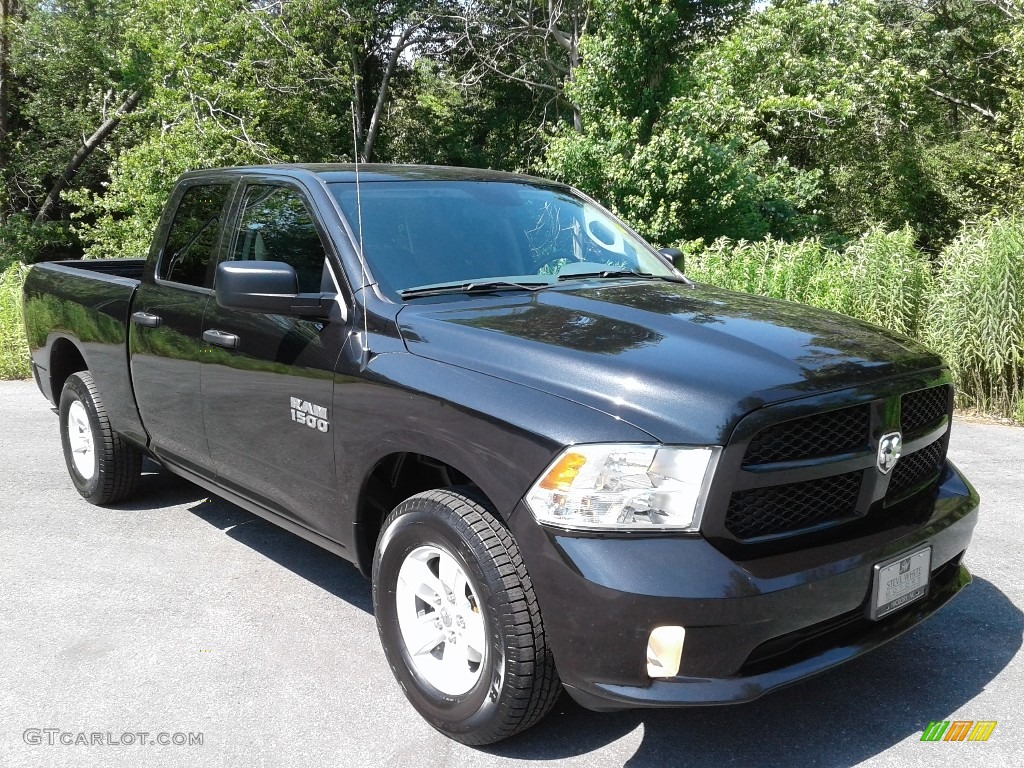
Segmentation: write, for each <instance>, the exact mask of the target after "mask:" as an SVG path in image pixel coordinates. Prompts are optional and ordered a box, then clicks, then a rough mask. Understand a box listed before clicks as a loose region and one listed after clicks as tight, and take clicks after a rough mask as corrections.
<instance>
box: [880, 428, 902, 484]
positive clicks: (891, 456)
mask: <svg viewBox="0 0 1024 768" xmlns="http://www.w3.org/2000/svg"><path fill="white" fill-rule="evenodd" d="M902 454H903V435H901V434H900V433H899V432H890V433H889V434H888V435H882V439H881V440H879V441H878V461H877V462H876V464H877V465H878V471H879V472H881V473H882V474H883V475H887V474H889V471H890V470H891V469H892V468H893V467H895V466H896V462H897V461H899V458H900V456H901V455H902Z"/></svg>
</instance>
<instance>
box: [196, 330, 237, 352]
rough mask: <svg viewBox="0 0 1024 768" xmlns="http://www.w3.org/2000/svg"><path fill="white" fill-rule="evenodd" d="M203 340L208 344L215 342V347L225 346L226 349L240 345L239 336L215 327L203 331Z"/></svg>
mask: <svg viewBox="0 0 1024 768" xmlns="http://www.w3.org/2000/svg"><path fill="white" fill-rule="evenodd" d="M203 341H205V342H206V343H207V344H213V345H214V346H215V347H224V348H226V349H236V348H237V347H238V337H237V336H235V334H233V333H224V331H218V330H217V329H215V328H210V329H209V330H206V331H203Z"/></svg>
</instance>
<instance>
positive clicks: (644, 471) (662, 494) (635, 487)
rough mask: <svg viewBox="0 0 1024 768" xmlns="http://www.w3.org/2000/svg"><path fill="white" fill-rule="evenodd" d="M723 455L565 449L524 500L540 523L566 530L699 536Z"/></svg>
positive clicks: (648, 448)
mask: <svg viewBox="0 0 1024 768" xmlns="http://www.w3.org/2000/svg"><path fill="white" fill-rule="evenodd" d="M720 451H721V449H720V448H717V447H707V448H704V447H701V448H670V447H666V446H661V445H575V446H572V447H570V448H566V449H565V450H564V451H563V452H562V453H561V455H560V456H559V457H558V458H557V459H555V461H554V462H552V464H551V466H550V467H548V469H547V470H546V471H545V472H544V474H543V475H541V477H540V479H539V480H538V481H537V482H536V483H535V484H534V486H533V487H532V488H531V489H530V491H529V493H527V494H526V503H527V505H529V507H530V510H531V511H532V512H533V514H534V517H536V518H537V521H538V522H540V523H546V524H548V525H556V526H559V527H562V528H591V529H593V528H596V529H604V530H629V531H645V530H647V531H649V530H674V531H696V530H697V529H698V528H699V527H700V516H701V512H702V511H703V509H704V497H705V496H706V495H707V487H708V485H709V484H710V482H711V476H712V475H713V474H714V470H715V464H716V462H717V461H718V454H719V453H720Z"/></svg>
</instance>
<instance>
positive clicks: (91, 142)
mask: <svg viewBox="0 0 1024 768" xmlns="http://www.w3.org/2000/svg"><path fill="white" fill-rule="evenodd" d="M140 98H141V94H140V93H139V92H138V91H133V92H132V93H130V94H128V97H127V98H126V99H125V100H124V102H123V103H122V104H121V106H120V107H119V108H118V109H117V110H116V111H115V112H114V113H113V114H112V115H110V117H108V118H107V119H106V120H104V121H103V122H102V123H100V127H99V128H97V129H96V130H95V131H94V132H93V134H92V136H90V137H89V138H88V139H86V140H85V142H83V144H82V146H80V147H79V148H78V149H77V150H76V151H75V154H74V155H72V157H71V160H70V161H69V162H68V164H67V165H66V166H65V167H64V171H63V173H61V175H60V176H58V177H57V180H56V181H55V182H54V183H53V187H52V188H51V189H50V192H49V194H48V195H47V196H46V199H45V200H44V201H43V205H42V206H41V207H40V208H39V213H37V214H36V219H35V223H36V224H42V223H44V222H46V221H49V219H50V216H51V215H52V214H53V211H54V209H55V208H56V207H57V204H58V203H59V202H60V195H61V193H62V192H63V191H64V190H65V189H67V187H68V185H69V184H70V183H71V180H72V179H73V178H74V177H75V174H76V173H78V169H79V168H81V167H82V164H83V163H84V162H85V161H86V160H88V159H89V156H90V155H91V154H92V153H93V152H94V151H95V150H96V148H97V147H99V146H100V145H101V144H102V143H103V142H104V141H106V140H107V137H108V136H110V134H111V133H113V132H114V129H115V128H116V127H117V124H118V123H120V122H121V119H122V118H123V117H124V116H125V115H127V114H128V113H129V112H131V111H132V110H133V109H135V107H137V106H138V105H139V99H140Z"/></svg>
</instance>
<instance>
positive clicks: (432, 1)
mask: <svg viewBox="0 0 1024 768" xmlns="http://www.w3.org/2000/svg"><path fill="white" fill-rule="evenodd" d="M356 156H358V157H359V158H360V159H361V160H363V161H380V162H418V163H439V164H455V165H473V166H485V167H494V168H502V169H507V170H524V171H532V172H536V173H542V174H545V175H551V176H556V177H559V178H563V179H565V180H568V181H570V182H572V183H574V184H575V185H577V186H579V187H581V188H582V189H584V191H586V192H588V193H590V194H592V195H594V196H595V197H597V198H599V199H600V200H602V201H603V202H605V203H606V204H608V205H609V206H610V207H612V208H613V209H614V210H615V211H616V212H617V213H619V214H620V215H622V216H623V217H624V218H625V219H626V220H628V221H629V222H631V223H632V224H633V225H634V226H636V227H637V229H638V230H639V231H640V232H641V233H642V234H643V235H645V236H646V237H648V238H649V239H651V240H652V241H654V242H657V243H658V244H659V245H679V244H686V247H687V248H688V249H689V250H690V251H691V253H692V254H697V255H696V257H694V258H691V260H690V261H691V263H692V264H693V265H694V267H695V268H696V269H702V270H704V274H705V276H707V277H708V278H713V279H714V280H716V281H719V282H725V283H727V284H728V285H732V286H735V287H740V288H743V289H745V290H758V291H762V292H767V293H772V294H773V295H780V296H786V297H788V298H792V299H795V300H800V301H811V302H813V303H817V304H820V305H822V306H827V307H829V308H832V309H836V310H838V311H842V312H846V313H850V314H854V315H858V316H860V317H864V318H867V319H871V320H873V321H876V322H885V323H887V324H889V325H890V326H891V327H893V328H895V329H896V330H899V331H901V332H905V333H908V334H910V335H913V336H918V337H921V338H923V339H925V340H926V341H927V342H928V343H931V344H934V345H936V346H937V347H939V348H940V349H942V350H943V351H944V352H945V353H946V354H947V356H948V357H949V358H950V360H951V361H953V362H954V364H955V365H956V368H957V371H958V372H959V374H958V375H960V376H961V381H960V383H961V385H962V386H963V387H964V391H965V396H966V397H967V400H968V401H970V402H971V403H974V404H976V405H978V406H979V407H981V408H987V409H994V410H996V411H999V412H1002V413H1010V412H1012V411H1013V409H1015V408H1019V407H1020V406H1019V403H1020V402H1021V388H1022V375H1021V368H1020V365H1021V363H1020V361H1021V357H1022V356H1024V347H1022V346H1021V336H1020V333H1019V322H1020V320H1019V318H1020V313H1021V308H1020V307H1021V303H1020V302H1021V294H1020V284H1019V279H1020V272H1019V270H1020V244H1021V243H1020V238H1019V236H1018V233H1019V225H1018V223H1017V219H1016V218H1015V216H1016V214H1017V212H1018V209H1019V207H1020V206H1021V204H1022V203H1024V173H1022V170H1024V168H1022V166H1024V0H772V1H771V2H768V3H765V2H756V3H755V2H752V1H751V0H641V1H640V2H625V0H559V2H551V3H549V2H540V1H539V0H347V1H346V2H343V3H338V2H335V1H333V0H204V2H201V3H200V2H197V0H0V269H4V270H7V271H5V272H4V275H5V277H4V283H3V291H4V298H3V299H0V300H2V301H3V302H4V304H3V307H4V312H3V314H2V315H0V324H3V323H7V324H10V323H12V322H15V315H16V310H17V308H16V307H14V308H12V307H10V306H9V304H10V301H12V300H13V299H12V297H14V296H16V293H17V292H16V290H14V289H13V288H11V287H10V286H11V285H14V283H16V282H17V279H18V275H20V274H22V273H23V271H22V270H20V269H9V270H8V269H7V268H8V266H9V265H10V264H12V263H14V262H26V263H30V262H33V261H37V260H40V259H47V258H58V257H62V256H65V257H66V256H76V255H83V254H84V255H87V256H115V255H121V256H137V255H141V254H143V253H144V252H145V249H146V246H147V243H148V241H149V237H150V234H151V232H152V228H153V224H154V222H155V219H156V217H157V216H158V215H159V211H160V206H161V205H162V203H163V200H164V199H165V196H166V193H167V190H168V189H169V188H170V186H171V184H173V182H174V179H175V177H176V176H177V175H178V174H179V173H180V172H182V171H184V170H187V169H189V168H195V167H202V166H210V165H223V164H233V163H251V162H278V161H298V160H301V161H310V162H315V161H351V160H352V159H353V158H354V157H356ZM723 238H724V239H723ZM1015 280H1016V281H1018V282H1015ZM968 296H969V297H971V299H970V300H967V299H966V298H964V297H968ZM894 307H895V308H896V310H895V312H894V311H893V308H894ZM979 307H981V308H985V309H984V310H983V309H979ZM980 312H987V313H988V314H987V315H986V318H987V319H982V318H981V316H980V315H979V314H978V313H980ZM1014 323H1018V325H1014ZM1014 328H1017V331H1014V330H1013V329H1014ZM965 334H978V335H977V337H974V336H971V337H970V338H968V337H967V336H965ZM14 335H16V334H14ZM14 335H12V332H10V331H9V329H8V330H5V331H3V333H2V334H0V339H3V340H4V341H3V344H4V345H5V346H4V348H3V350H2V351H0V355H3V356H4V357H5V358H9V357H10V356H12V355H13V356H15V357H16V356H17V355H20V354H21V352H20V351H18V352H11V351H10V350H9V349H8V347H10V343H11V342H9V341H7V339H8V338H9V337H10V338H13V337H14ZM3 365H4V367H3V373H2V375H4V376H10V375H15V374H17V373H23V372H24V367H23V362H22V361H18V360H13V361H10V360H8V361H7V362H4V364H3Z"/></svg>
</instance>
